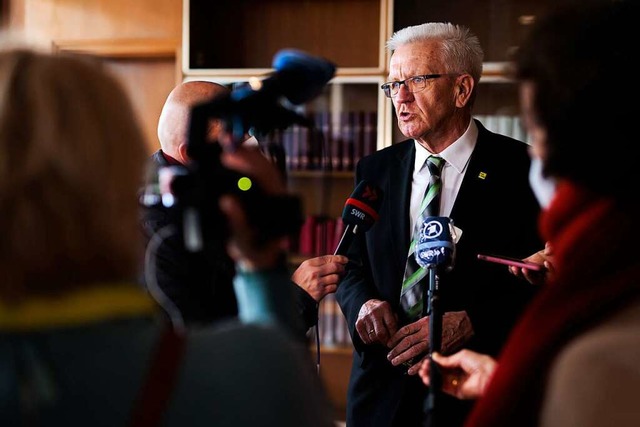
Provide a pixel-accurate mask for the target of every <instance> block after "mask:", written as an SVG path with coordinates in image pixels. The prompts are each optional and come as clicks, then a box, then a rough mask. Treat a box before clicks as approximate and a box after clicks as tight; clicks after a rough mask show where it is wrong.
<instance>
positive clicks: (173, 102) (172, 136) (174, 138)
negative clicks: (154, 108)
mask: <svg viewBox="0 0 640 427" xmlns="http://www.w3.org/2000/svg"><path fill="white" fill-rule="evenodd" d="M228 93H229V89H227V88H226V87H225V86H222V85H220V84H218V83H213V82H207V81H194V82H186V83H182V84H180V85H178V86H176V87H175V88H174V89H173V90H172V91H171V93H170V94H169V96H168V97H167V100H166V101H165V103H164V107H162V112H161V113H160V119H159V120H158V139H159V140H160V147H161V148H162V151H164V152H165V153H166V154H168V155H170V156H171V157H173V158H175V159H176V160H178V161H180V162H181V163H187V160H188V158H187V157H186V145H187V133H188V126H189V113H190V112H191V108H193V106H195V105H197V104H201V103H203V102H206V101H211V100H212V99H214V98H217V97H221V96H224V95H226V94H228Z"/></svg>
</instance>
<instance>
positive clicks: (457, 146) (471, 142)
mask: <svg viewBox="0 0 640 427" xmlns="http://www.w3.org/2000/svg"><path fill="white" fill-rule="evenodd" d="M477 140H478V127H477V126H476V123H475V121H473V119H472V120H471V122H470V123H469V126H468V127H467V130H466V131H465V132H464V133H463V134H462V135H461V136H460V138H458V139H457V140H455V141H454V142H453V144H451V145H449V146H448V147H447V148H445V149H444V150H442V152H440V153H439V154H438V156H440V157H442V158H443V159H444V160H445V161H446V162H447V164H448V165H451V166H452V167H453V168H454V169H455V170H456V172H458V173H463V172H464V170H465V169H466V167H467V165H468V164H469V159H470V158H471V153H472V152H473V149H474V148H475V146H476V142H477ZM413 142H414V144H415V146H416V160H415V164H414V168H415V169H417V170H419V169H421V168H422V165H424V162H425V161H426V160H427V157H429V156H431V155H433V153H431V152H429V150H427V149H426V148H424V147H423V146H422V145H420V143H419V142H418V141H416V140H414V141H413Z"/></svg>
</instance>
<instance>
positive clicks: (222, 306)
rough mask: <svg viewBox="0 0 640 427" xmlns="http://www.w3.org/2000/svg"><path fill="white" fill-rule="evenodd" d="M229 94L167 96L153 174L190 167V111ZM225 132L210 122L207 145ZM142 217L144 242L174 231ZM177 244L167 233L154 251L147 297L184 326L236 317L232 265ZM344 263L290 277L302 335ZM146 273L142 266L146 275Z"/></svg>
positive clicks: (317, 265)
mask: <svg viewBox="0 0 640 427" xmlns="http://www.w3.org/2000/svg"><path fill="white" fill-rule="evenodd" d="M229 92H230V91H229V89H228V88H227V87H225V86H222V85H219V84H217V83H213V82H207V81H192V82H185V83H182V84H180V85H178V86H177V87H175V88H174V89H173V90H172V91H171V93H170V94H169V96H168V97H167V100H166V102H165V104H164V107H163V109H162V113H161V115H160V119H159V122H158V138H159V140H160V146H161V149H160V150H158V151H157V152H156V153H154V154H153V156H152V160H151V170H152V173H153V174H157V170H158V169H159V168H162V167H165V166H172V165H175V166H180V165H187V164H188V163H189V161H190V158H189V156H188V154H187V146H188V144H187V135H188V127H189V118H190V112H191V109H192V108H193V106H195V105H198V104H201V103H204V102H207V101H211V100H214V99H216V98H218V97H223V96H227V95H228V94H229ZM224 130H225V129H224V123H223V122H222V121H221V120H219V119H210V121H209V125H208V133H207V139H208V140H210V141H217V140H220V139H222V138H223V133H224ZM252 139H253V138H252ZM254 142H255V139H254ZM245 144H247V142H245ZM254 155H255V153H254V154H252V156H254ZM263 157H264V156H263ZM143 215H144V216H143V224H144V230H145V233H146V235H147V238H148V239H152V238H153V236H154V235H158V233H160V232H161V231H162V230H165V231H166V230H170V227H171V226H172V225H175V218H172V213H171V210H170V209H169V208H166V207H164V206H163V205H161V204H155V205H153V206H149V207H145V208H144V214H143ZM182 239H183V237H182V234H181V233H180V232H179V231H177V230H176V229H173V230H170V231H168V232H167V233H166V236H164V237H163V240H162V243H161V244H159V245H158V246H157V248H156V250H155V255H154V258H153V259H152V261H151V262H152V264H153V268H154V274H153V278H154V280H155V282H154V283H149V281H146V286H147V287H148V288H153V289H150V291H151V294H152V295H154V296H155V297H156V299H157V300H159V302H160V304H161V305H162V306H163V308H164V309H165V310H166V311H167V312H169V313H170V314H171V312H173V314H174V315H178V316H180V317H181V319H182V321H184V323H185V324H186V325H200V324H207V323H210V322H212V321H215V320H220V319H224V318H227V317H232V316H235V315H236V314H237V302H236V296H235V294H234V291H233V286H232V281H233V277H234V275H235V273H236V269H235V267H234V262H233V260H232V259H231V258H230V257H229V256H228V254H224V255H223V257H222V258H223V259H212V258H215V257H212V256H211V254H208V253H206V252H190V251H188V250H187V249H186V248H185V246H184V244H183V240H182ZM150 241H151V240H150ZM217 258H220V257H217ZM346 262H347V258H346V257H344V256H334V255H325V256H320V257H317V258H312V259H309V260H306V261H305V262H303V263H302V264H301V265H300V266H299V267H298V268H297V269H296V271H295V272H294V273H293V275H292V276H291V280H290V282H292V283H295V284H296V285H297V286H293V292H294V295H295V298H294V300H295V305H296V308H297V312H298V315H299V319H297V320H296V323H297V324H298V325H300V324H302V325H301V326H299V327H300V329H301V330H300V333H301V334H302V335H304V334H305V333H306V331H307V330H308V329H309V328H310V327H311V326H313V325H314V324H315V323H317V318H318V312H317V304H318V302H319V301H320V300H321V299H322V298H323V297H324V296H325V295H327V294H329V293H333V292H335V291H336V289H337V284H338V281H339V279H340V276H341V275H342V273H343V271H344V265H345V264H346ZM148 268H149V266H148V265H145V269H148Z"/></svg>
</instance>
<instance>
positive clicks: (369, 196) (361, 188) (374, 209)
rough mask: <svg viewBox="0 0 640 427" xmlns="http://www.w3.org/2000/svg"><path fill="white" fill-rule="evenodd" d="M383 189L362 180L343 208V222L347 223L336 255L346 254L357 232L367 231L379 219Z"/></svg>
mask: <svg viewBox="0 0 640 427" xmlns="http://www.w3.org/2000/svg"><path fill="white" fill-rule="evenodd" d="M382 196H383V193H382V190H381V189H380V188H379V187H378V186H377V185H375V184H372V183H370V182H368V181H366V180H363V181H360V183H358V185H357V186H356V188H355V190H353V193H351V196H349V198H348V199H347V201H346V203H345V204H344V209H343V210H342V222H344V224H345V225H346V227H345V229H344V233H343V234H342V237H341V238H340V242H339V243H338V246H337V247H336V250H335V252H334V253H333V254H334V255H345V254H346V252H347V250H348V249H349V246H351V242H352V241H353V239H354V237H355V236H356V234H358V233H360V232H365V231H367V230H369V229H370V228H371V226H373V224H374V223H375V222H376V221H377V220H378V209H379V208H380V204H381V203H382Z"/></svg>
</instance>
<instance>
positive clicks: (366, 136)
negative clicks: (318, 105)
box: [264, 111, 378, 171]
mask: <svg viewBox="0 0 640 427" xmlns="http://www.w3.org/2000/svg"><path fill="white" fill-rule="evenodd" d="M308 118H309V120H310V122H312V123H314V126H313V127H305V126H301V125H297V124H295V125H292V126H289V127H288V128H286V129H284V130H276V131H274V132H273V133H271V134H270V135H267V136H266V137H264V139H265V140H266V142H267V143H275V144H280V145H281V146H282V147H283V148H284V152H285V162H286V165H287V170H290V171H306V170H323V171H352V170H354V167H355V165H356V163H357V162H358V160H360V158H362V157H363V156H366V155H368V154H370V153H373V152H374V151H375V150H376V149H377V136H378V123H377V121H378V116H377V112H376V111H343V112H340V113H339V114H332V113H330V112H328V111H323V112H316V113H313V114H311V115H310V116H309V117H308Z"/></svg>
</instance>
